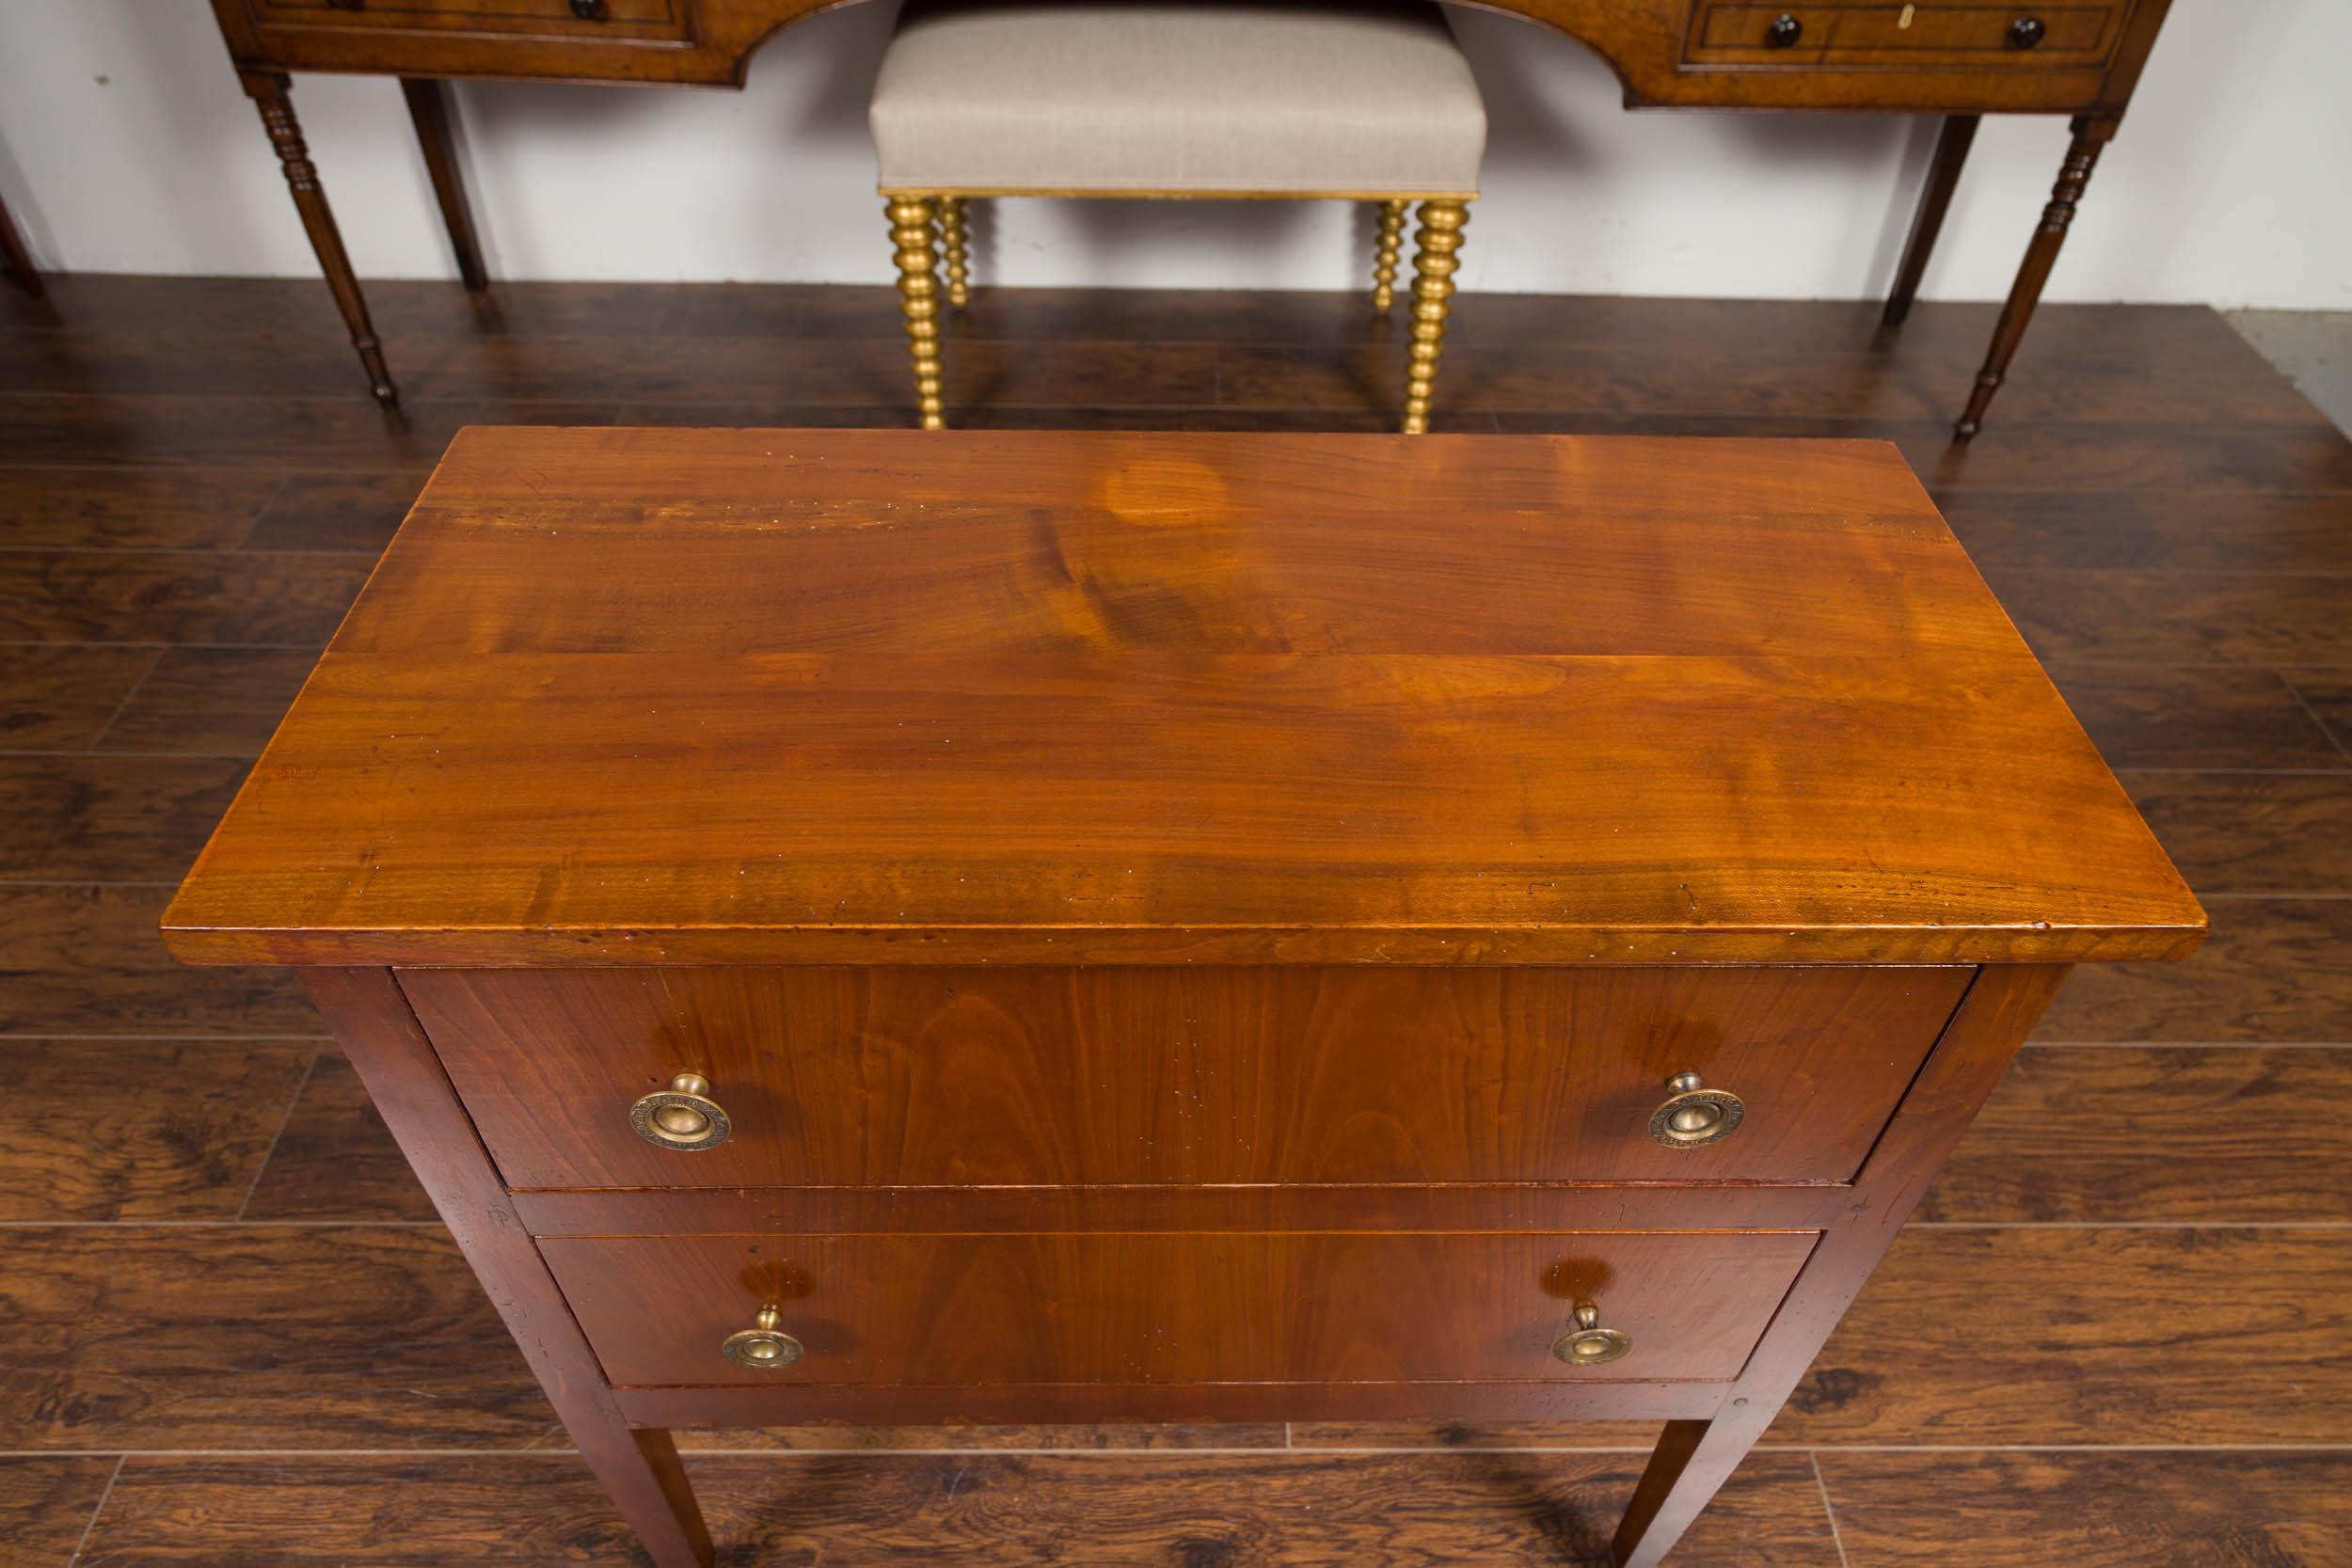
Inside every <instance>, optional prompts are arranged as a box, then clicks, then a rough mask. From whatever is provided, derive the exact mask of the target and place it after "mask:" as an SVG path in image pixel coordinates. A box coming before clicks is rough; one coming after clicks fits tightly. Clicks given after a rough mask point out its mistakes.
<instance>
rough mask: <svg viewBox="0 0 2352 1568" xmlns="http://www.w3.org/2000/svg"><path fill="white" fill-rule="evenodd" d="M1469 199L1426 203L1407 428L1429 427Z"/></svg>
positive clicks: (1416, 260) (1416, 270) (1416, 258)
mask: <svg viewBox="0 0 2352 1568" xmlns="http://www.w3.org/2000/svg"><path fill="white" fill-rule="evenodd" d="M1469 221H1470V209H1469V205H1468V204H1467V203H1465V202H1460V201H1454V200H1438V201H1424V202H1422V204H1421V232H1420V234H1419V235H1417V236H1416V237H1415V238H1416V240H1417V242H1418V244H1417V248H1416V249H1415V252H1414V255H1413V341H1412V346H1411V347H1410V348H1409V349H1408V350H1407V351H1406V352H1407V354H1408V355H1409V356H1410V358H1409V359H1408V360H1407V361H1406V372H1405V434H1406V435H1407V436H1422V435H1426V434H1427V433H1428V430H1429V385H1430V383H1431V382H1433V381H1435V380H1436V379H1437V376H1438V349H1439V348H1440V347H1441V346H1443V344H1444V342H1445V321H1446V317H1447V316H1448V315H1449V314H1451V313H1452V311H1453V309H1454V268H1455V266H1456V265H1457V264H1458V263H1457V262H1456V261H1455V260H1454V253H1455V252H1456V251H1459V250H1460V249H1461V248H1462V225H1464V224H1465V223H1468V222H1469Z"/></svg>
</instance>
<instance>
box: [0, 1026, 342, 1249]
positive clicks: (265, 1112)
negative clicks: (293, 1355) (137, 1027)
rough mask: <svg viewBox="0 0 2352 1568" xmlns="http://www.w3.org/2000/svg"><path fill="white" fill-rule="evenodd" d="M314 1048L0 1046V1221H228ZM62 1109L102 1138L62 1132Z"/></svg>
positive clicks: (66, 1127)
mask: <svg viewBox="0 0 2352 1568" xmlns="http://www.w3.org/2000/svg"><path fill="white" fill-rule="evenodd" d="M316 1049H317V1048H316V1046H315V1045H314V1044H312V1043H311V1042H310V1041H307V1040H269V1041H237V1042H234V1043H228V1042H222V1041H213V1040H206V1041H181V1040H40V1039H18V1040H5V1041H0V1220H8V1221H33V1220H82V1221H90V1220H199V1219H215V1220H225V1219H234V1218H235V1217H236V1216H237V1212H238V1210H239V1207H240V1206H241V1205H242V1204H243V1203H244V1201H245V1196H246V1193H247V1192H248V1191H250V1190H251V1188H252V1186H253V1183H254V1180H255V1178H256V1177H258V1176H259V1175H260V1174H261V1170H262V1159H263V1157H264V1156H266V1155H267V1154H268V1153H269V1151H270V1140H271V1139H273V1138H274V1137H276V1136H277V1134H278V1128H279V1127H280V1126H281V1125H282V1124H283V1123H284V1122H285V1121H286V1119H287V1117H288V1113H289V1110H290V1108H291V1107H292V1106H293V1104H294V1093H295V1091H296V1090H297V1089H298V1088H300V1087H301V1085H302V1082H303V1077H304V1075H305V1074H306V1073H307V1072H309V1070H310V1059H311V1057H312V1055H313V1054H314V1053H315V1052H316ZM70 1105H86V1106H90V1107H92V1108H93V1110H94V1111H95V1113H96V1114H97V1116H98V1117H99V1119H100V1124H101V1126H102V1128H103V1131H102V1132H100V1133H99V1134H98V1135H96V1136H79V1135H76V1134H75V1132H73V1131H72V1128H71V1124H70V1121H69V1120H68V1119H67V1118H61V1117H60V1116H59V1115H58V1108H59V1107H61V1106H70Z"/></svg>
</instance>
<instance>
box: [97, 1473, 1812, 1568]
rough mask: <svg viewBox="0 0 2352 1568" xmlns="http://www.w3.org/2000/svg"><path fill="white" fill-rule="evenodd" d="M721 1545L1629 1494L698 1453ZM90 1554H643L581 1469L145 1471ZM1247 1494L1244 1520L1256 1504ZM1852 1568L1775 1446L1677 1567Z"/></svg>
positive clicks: (1455, 1508) (1395, 1527)
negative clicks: (288, 1546) (290, 1550)
mask: <svg viewBox="0 0 2352 1568" xmlns="http://www.w3.org/2000/svg"><path fill="white" fill-rule="evenodd" d="M688 1464H689V1466H690V1468H691V1473H692V1475H693V1477H694V1481H695V1486H696V1490H697V1491H699V1492H700V1493H701V1494H702V1495H703V1497H705V1498H706V1499H707V1502H708V1504H709V1506H710V1512H711V1517H712V1520H713V1524H714V1527H715V1528H716V1529H717V1530H718V1532H719V1533H720V1534H721V1535H722V1536H723V1538H725V1539H726V1540H728V1541H730V1542H735V1543H739V1544H740V1545H739V1552H740V1560H742V1561H747V1562H803V1561H805V1562H823V1563H826V1564H828V1565H833V1564H841V1565H844V1568H866V1565H882V1564H898V1563H905V1562H908V1561H914V1560H923V1561H932V1562H957V1563H964V1562H969V1563H981V1562H986V1563H992V1564H1003V1565H1005V1568H1073V1565H1075V1564H1080V1563H1084V1564H1088V1565H1089V1568H1093V1565H1104V1564H1108V1565H1115V1568H1165V1565H1167V1564H1168V1563H1182V1564H1185V1565H1187V1568H1193V1565H1199V1568H1206V1565H1210V1564H1216V1565H1219V1568H1274V1565H1276V1564H1279V1565H1281V1568H1361V1565H1362V1564H1364V1563H1367V1562H1403V1561H1411V1562H1425V1563H1432V1564H1470V1563H1477V1564H1502V1565H1519V1564H1525V1565H1528V1568H1534V1565H1537V1564H1542V1565H1544V1568H1556V1565H1557V1564H1559V1563H1561V1562H1563V1561H1568V1562H1575V1563H1587V1562H1591V1563H1597V1562H1602V1561H1605V1560H1606V1553H1607V1545H1606V1538H1607V1533H1608V1521H1609V1520H1611V1519H1612V1518H1613V1517H1614V1516H1615V1513H1616V1511H1617V1510H1618V1509H1619V1508H1620V1507H1621V1506H1622V1505H1623V1500H1624V1497H1625V1495H1626V1493H1627V1492H1628V1491H1629V1489H1630V1487H1631V1485H1632V1476H1633V1471H1632V1463H1631V1460H1630V1459H1629V1457H1627V1456H1623V1455H1563V1456H1552V1455H1545V1456H1522V1455H1509V1454H1503V1455H1494V1454H1463V1455H1450V1456H1440V1457H1437V1458H1434V1459H1428V1458H1422V1457H1418V1456H1416V1457H1413V1458H1397V1457H1393V1456H1388V1457H1378V1456H1362V1457H1333V1456H1328V1455H1317V1456H1301V1455H1285V1454H1279V1453H1278V1454H1266V1455H1220V1456H1216V1457H1215V1458H1213V1459H1207V1460H1204V1459H1202V1458H1200V1457H1198V1456H1185V1455H1166V1456H1154V1455H1150V1454H1115V1455H1088V1454H1066V1455H1065V1454H1008V1455H986V1454H962V1453H959V1454H938V1455H929V1454H874V1455H811V1456H807V1457H779V1458H766V1457H742V1458H739V1457H717V1456H695V1457H692V1458H690V1459H689V1461H688ZM115 1497H116V1499H117V1500H112V1501H110V1502H109V1506H108V1509H107V1513H106V1517H105V1519H104V1520H103V1522H102V1526H101V1528H100V1529H99V1531H98V1532H96V1533H94V1534H93V1536H92V1539H91V1542H90V1557H89V1559H88V1560H90V1561H93V1562H103V1563H105V1564H106V1565H107V1568H118V1565H119V1568H149V1565H153V1568H165V1565H170V1568H195V1565H197V1564H203V1565H205V1568H212V1565H214V1564H216V1563H218V1562H219V1561H221V1560H222V1557H223V1554H224V1553H226V1554H229V1555H232V1556H235V1557H236V1558H237V1559H238V1560H240V1561H251V1562H257V1563H268V1564H269V1565H270V1568H279V1565H280V1564H285V1563H291V1562H292V1561H294V1560H295V1559H294V1557H293V1556H291V1555H289V1556H285V1557H275V1558H273V1557H262V1556H256V1555H253V1554H254V1553H255V1552H256V1549H257V1544H265V1543H302V1544H303V1545H302V1546H301V1547H299V1548H296V1549H297V1550H300V1551H302V1552H304V1553H306V1554H307V1553H308V1552H310V1551H315V1552H316V1553H317V1554H318V1555H319V1556H321V1557H326V1558H330V1559H331V1560H335V1561H339V1562H349V1563H355V1564H370V1565H375V1564H381V1565H384V1568H392V1565H395V1564H397V1565H400V1568H410V1565H413V1564H415V1563H416V1562H417V1561H418V1560H420V1558H422V1559H424V1560H430V1561H432V1562H434V1563H452V1564H456V1563H476V1562H479V1563H498V1564H511V1563H515V1562H517V1561H528V1562H544V1561H566V1562H579V1563H585V1564H598V1565H603V1564H611V1565H613V1568H619V1565H621V1564H627V1563H631V1562H635V1561H638V1560H639V1559H638V1558H637V1557H636V1556H635V1553H634V1548H633V1547H632V1546H631V1544H630V1543H629V1542H628V1539H627V1537H626V1535H625V1534H624V1533H622V1532H621V1531H620V1529H619V1528H618V1526H617V1524H616V1523H614V1522H612V1521H611V1520H610V1519H609V1516H608V1515H607V1514H606V1513H605V1512H604V1505H603V1501H602V1499H601V1498H600V1497H597V1495H596V1487H595V1484H594V1483H593V1482H592V1481H589V1480H588V1478H587V1477H586V1476H585V1475H583V1474H581V1473H580V1471H579V1469H578V1467H577V1466H576V1465H574V1464H572V1463H570V1462H569V1461H567V1460H566V1459H564V1458H561V1457H546V1458H543V1457H535V1456H529V1455H495V1456H492V1455H479V1456H469V1457H467V1458H464V1459H447V1458H436V1459H416V1460H405V1459H401V1458H398V1457H396V1456H382V1457H373V1458H365V1457H353V1458H342V1457H337V1458H326V1459H317V1460H298V1459H297V1460H288V1459H282V1458H250V1459H240V1458H235V1457H221V1458H213V1459H193V1460H191V1459H147V1458H139V1459H134V1460H132V1461H131V1462H130V1463H129V1464H128V1465H125V1466H124V1473H123V1476H122V1478H121V1479H120V1480H119V1481H117V1482H116V1485H115ZM1245 1499H1246V1500H1247V1506H1246V1507H1245V1506H1242V1505H1243V1501H1244V1500H1245ZM1733 1564H1738V1565H1739V1568H1837V1564H1838V1556H1837V1550H1836V1544H1835V1542H1834V1541H1833V1539H1832V1531H1831V1528H1830V1525H1829V1521H1828V1518H1827V1517H1826V1515H1825V1513H1824V1512H1823V1509H1822V1506H1821V1494H1820V1486H1819V1485H1818V1484H1817V1483H1816V1482H1815V1480H1814V1477H1813V1471H1812V1467H1811V1465H1809V1464H1808V1463H1807V1462H1806V1461H1805V1460H1804V1457H1803V1456H1800V1455H1760V1456H1758V1458H1757V1460H1756V1464H1755V1465H1751V1466H1750V1467H1749V1468H1748V1469H1747V1470H1745V1471H1742V1472H1741V1474H1740V1477H1738V1478H1737V1479H1735V1480H1734V1481H1732V1483H1731V1485H1730V1486H1728V1487H1726V1488H1725V1489H1724V1494H1723V1497H1722V1498H1721V1499H1720V1502H1719V1504H1718V1506H1717V1507H1716V1508H1714V1509H1713V1510H1710V1511H1709V1513H1708V1516H1707V1517H1706V1518H1705V1519H1704V1520H1702V1521H1701V1522H1700V1524H1699V1526H1698V1527H1697V1528H1695V1529H1693V1530H1692V1533H1691V1535H1690V1537H1689V1538H1688V1539H1687V1541H1686V1543H1685V1544H1684V1547H1683V1550H1682V1554H1681V1556H1680V1557H1679V1558H1678V1559H1677V1568H1731V1565H1733Z"/></svg>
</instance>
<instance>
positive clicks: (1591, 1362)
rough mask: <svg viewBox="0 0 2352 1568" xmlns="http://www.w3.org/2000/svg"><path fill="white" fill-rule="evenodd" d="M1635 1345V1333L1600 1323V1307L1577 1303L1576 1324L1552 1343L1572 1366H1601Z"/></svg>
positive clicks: (1556, 1351)
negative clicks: (1631, 1333)
mask: <svg viewBox="0 0 2352 1568" xmlns="http://www.w3.org/2000/svg"><path fill="white" fill-rule="evenodd" d="M1632 1348H1633V1336H1631V1335H1630V1334H1628V1333H1627V1332H1626V1331H1625V1330H1623V1329H1621V1328H1603V1327H1601V1326H1600V1308H1599V1307H1596V1306H1594V1305H1593V1304H1592V1303H1591V1302H1589V1301H1580V1302H1578V1303H1577V1304H1576V1326H1575V1327H1574V1328H1572V1329H1570V1330H1568V1331H1567V1332H1566V1333H1565V1334H1563V1335H1561V1336H1560V1338H1557V1339H1554V1340H1553V1341H1552V1342H1551V1354H1553V1355H1554V1356H1557V1357H1558V1358H1559V1359H1560V1360H1562V1361H1564V1362H1565V1363H1567V1364H1568V1365H1569V1366H1571V1367H1601V1366H1606V1365H1607V1364H1608V1363H1610V1362H1612V1361H1614V1360H1616V1359H1617V1357H1619V1356H1621V1355H1623V1354H1625V1353H1626V1352H1627V1351H1629V1350H1631V1349H1632Z"/></svg>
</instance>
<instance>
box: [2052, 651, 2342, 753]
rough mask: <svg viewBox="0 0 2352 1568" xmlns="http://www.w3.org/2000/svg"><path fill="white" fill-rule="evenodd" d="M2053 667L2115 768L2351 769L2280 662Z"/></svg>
mask: <svg viewBox="0 0 2352 1568" xmlns="http://www.w3.org/2000/svg"><path fill="white" fill-rule="evenodd" d="M2048 669H2049V673H2050V678H2051V679H2052V680H2053V681H2055V682H2056V683H2057V684H2058V691H2059V693H2060V694H2061V695H2062V696H2064V697H2065V699H2066V704H2067V705H2068V706H2069V707H2071V708H2073V709H2074V717H2075V718H2076V719H2079V720H2080V721H2082V726H2083V728H2084V730H2085V731H2087V732H2088V733H2089V734H2090V739H2091V743H2092V744H2093V745H2095V746H2097V747H2098V748H2099V754H2100V755H2102V756H2104V757H2106V759H2107V766H2108V767H2110V768H2298V769H2299V768H2322V769H2330V770H2347V771H2352V757H2347V756H2346V755H2345V754H2344V752H2343V751H2342V750H2340V749H2339V748H2338V747H2337V746H2336V745H2335V744H2334V743H2333V742H2332V741H2331V740H2330V739H2329V738H2328V732H2327V730H2326V728H2325V726H2323V725H2321V724H2320V723H2319V722H2318V721H2316V720H2315V719H2313V718H2312V713H2311V711H2310V709H2308V708H2306V707H2305V706H2304V705H2303V704H2302V703H2301V702H2300V701H2298V700H2297V699H2296V693H2295V689H2294V688H2293V687H2291V686H2289V685H2288V683H2287V682H2286V680H2285V679H2283V678H2282V677H2281V676H2280V673H2279V672H2278V671H2276V670H2262V669H2245V668H2232V667H2229V666H2217V665H2207V666H2203V667H2187V666H2179V665H2167V666H2160V667H2154V668H2151V667H2148V666H2143V665H2131V664H2085V663H2077V662H2074V661H2073V660H2067V659H2057V660H2053V661H2051V663H2050V664H2049V666H2048Z"/></svg>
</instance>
